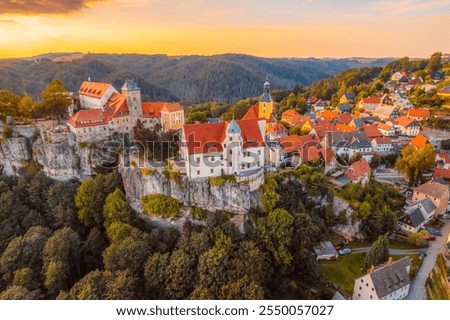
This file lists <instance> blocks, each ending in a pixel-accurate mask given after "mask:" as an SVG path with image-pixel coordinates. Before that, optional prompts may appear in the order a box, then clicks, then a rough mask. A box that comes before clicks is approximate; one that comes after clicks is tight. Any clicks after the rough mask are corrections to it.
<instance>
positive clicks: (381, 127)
mask: <svg viewBox="0 0 450 320" xmlns="http://www.w3.org/2000/svg"><path fill="white" fill-rule="evenodd" d="M377 129H378V132H380V133H381V134H382V135H383V136H385V137H392V136H393V135H395V129H394V127H393V126H391V125H388V124H387V123H383V122H378V123H377Z"/></svg>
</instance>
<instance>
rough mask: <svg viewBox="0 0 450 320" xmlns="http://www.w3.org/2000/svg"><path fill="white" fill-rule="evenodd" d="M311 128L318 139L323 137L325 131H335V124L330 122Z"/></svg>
mask: <svg viewBox="0 0 450 320" xmlns="http://www.w3.org/2000/svg"><path fill="white" fill-rule="evenodd" d="M313 130H314V132H315V133H316V136H317V138H318V139H319V140H321V139H322V138H323V137H325V134H326V133H327V132H337V130H336V126H335V125H334V124H331V123H327V124H322V125H317V126H314V128H313Z"/></svg>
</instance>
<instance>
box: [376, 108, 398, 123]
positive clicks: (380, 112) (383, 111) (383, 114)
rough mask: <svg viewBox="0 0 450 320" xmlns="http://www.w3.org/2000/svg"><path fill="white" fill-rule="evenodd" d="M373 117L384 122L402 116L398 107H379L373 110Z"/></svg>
mask: <svg viewBox="0 0 450 320" xmlns="http://www.w3.org/2000/svg"><path fill="white" fill-rule="evenodd" d="M372 115H373V116H375V117H379V118H380V119H381V120H384V119H388V118H393V119H395V118H398V117H400V115H401V114H400V111H399V110H398V108H397V107H396V106H390V105H379V106H377V107H376V108H375V109H374V110H373V112H372Z"/></svg>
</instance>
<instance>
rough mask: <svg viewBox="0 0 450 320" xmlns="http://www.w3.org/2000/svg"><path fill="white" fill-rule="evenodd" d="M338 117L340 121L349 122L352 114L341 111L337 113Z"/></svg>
mask: <svg viewBox="0 0 450 320" xmlns="http://www.w3.org/2000/svg"><path fill="white" fill-rule="evenodd" d="M338 119H339V122H340V123H343V124H349V123H350V122H352V120H353V116H352V115H351V114H350V113H341V114H340V115H338Z"/></svg>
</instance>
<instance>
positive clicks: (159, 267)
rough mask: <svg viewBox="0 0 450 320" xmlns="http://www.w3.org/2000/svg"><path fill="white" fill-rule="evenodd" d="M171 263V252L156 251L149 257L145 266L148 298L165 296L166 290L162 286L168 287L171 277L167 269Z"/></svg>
mask: <svg viewBox="0 0 450 320" xmlns="http://www.w3.org/2000/svg"><path fill="white" fill-rule="evenodd" d="M169 263H170V254H169V253H164V254H162V253H160V252H156V253H154V254H153V255H151V256H150V257H148V260H147V262H146V263H145V268H144V279H145V291H146V292H147V295H146V299H164V298H165V292H164V290H161V288H165V287H166V285H167V283H168V280H169V277H170V275H169V274H168V273H167V271H166V270H167V268H168V266H169Z"/></svg>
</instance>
